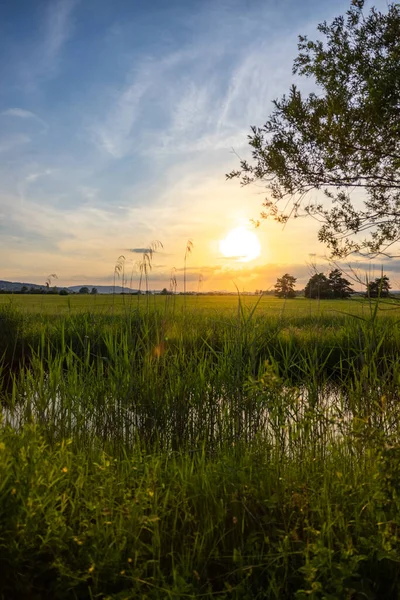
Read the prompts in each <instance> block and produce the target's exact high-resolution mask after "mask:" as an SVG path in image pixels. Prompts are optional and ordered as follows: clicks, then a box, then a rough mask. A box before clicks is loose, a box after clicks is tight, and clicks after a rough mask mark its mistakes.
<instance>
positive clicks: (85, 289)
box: [79, 287, 89, 294]
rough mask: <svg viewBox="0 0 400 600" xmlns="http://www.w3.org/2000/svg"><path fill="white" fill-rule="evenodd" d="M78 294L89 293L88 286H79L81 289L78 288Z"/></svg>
mask: <svg viewBox="0 0 400 600" xmlns="http://www.w3.org/2000/svg"><path fill="white" fill-rule="evenodd" d="M79 293H80V294H88V293H89V288H88V287H81V289H80V290H79Z"/></svg>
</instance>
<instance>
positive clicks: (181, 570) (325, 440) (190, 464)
mask: <svg viewBox="0 0 400 600" xmlns="http://www.w3.org/2000/svg"><path fill="white" fill-rule="evenodd" d="M174 300H175V299H174ZM176 300H179V298H176ZM188 300H189V298H188ZM161 301H162V303H161ZM197 301H198V299H197V298H196V303H195V304H193V306H194V307H196V309H191V308H190V304H189V302H188V304H187V310H184V311H176V310H175V307H174V304H172V303H168V302H166V298H160V303H159V304H157V305H156V306H155V307H154V306H151V305H150V304H149V303H148V302H144V303H139V305H138V307H136V309H135V310H127V309H126V307H125V309H124V311H123V312H117V303H115V309H116V310H115V312H113V311H110V310H109V308H110V305H108V309H107V310H104V311H103V312H99V311H98V304H97V303H96V311H95V312H94V311H93V312H88V311H87V310H86V311H83V312H80V313H74V312H73V311H70V312H67V313H65V314H44V313H26V312H22V311H21V310H20V309H17V308H16V307H15V306H13V305H11V306H6V307H3V308H1V310H0V347H1V354H2V355H3V363H2V364H3V370H2V376H3V379H4V377H5V375H7V376H6V377H5V378H6V379H7V385H6V384H5V383H4V384H3V387H2V391H1V403H2V426H1V427H0V455H1V460H0V570H1V573H2V574H3V576H2V578H1V580H0V596H1V597H3V598H21V597H32V598H33V597H38V598H39V597H40V598H90V597H99V598H138V597H147V598H174V599H175V598H197V597H202V598H214V597H218V598H249V599H250V598H267V599H272V598H274V599H278V598H279V599H285V598H287V599H289V598H290V599H291V598H295V599H296V600H299V599H305V598H312V599H321V600H322V599H328V598H351V599H358V598H360V599H361V598H370V599H371V600H372V599H373V598H385V599H386V598H387V599H389V600H390V599H392V598H393V599H394V598H398V596H399V593H400V585H399V572H400V570H399V564H400V546H399V543H398V531H399V528H400V502H399V498H398V489H399V485H400V451H399V448H400V444H399V440H400V437H399V435H400V425H399V424H400V418H399V417H400V414H399V411H400V408H399V407H400V404H399V392H398V389H399V386H398V383H399V381H400V367H399V366H398V365H399V364H400V363H399V349H400V333H399V326H398V321H397V318H396V316H395V313H396V310H392V308H393V309H394V308H395V307H394V305H393V304H385V305H384V307H386V309H388V310H387V312H385V313H383V314H382V311H381V310H380V309H379V305H378V308H376V306H377V305H376V303H373V304H369V305H366V307H365V310H364V311H363V312H361V311H359V312H358V313H357V316H356V317H355V316H354V314H353V315H351V314H345V313H346V311H344V310H342V311H341V313H340V314H338V313H329V314H324V313H323V312H322V311H321V314H320V315H319V316H316V315H315V316H311V317H310V314H309V306H308V303H307V306H306V308H305V310H304V312H301V310H299V312H298V314H297V315H296V314H294V315H293V314H292V313H290V307H289V304H290V303H287V307H288V308H286V307H285V310H284V311H283V312H282V311H281V310H279V311H275V310H272V311H271V314H270V316H265V314H263V310H262V306H263V299H260V300H259V303H258V304H247V303H246V301H245V300H244V299H243V298H240V297H239V299H238V300H237V302H238V304H237V306H236V309H235V310H234V311H230V310H219V311H218V310H216V309H214V310H211V309H210V308H208V309H204V310H201V305H200V306H199V304H198V302H197ZM371 302H372V301H371ZM111 306H112V305H111ZM183 306H184V304H183ZM280 306H281V305H279V307H280ZM321 306H323V302H321ZM336 306H341V307H342V308H344V306H345V305H344V304H343V305H339V304H337V305H336ZM346 306H348V304H346ZM368 306H369V309H370V310H369V309H368V311H367V308H368ZM347 312H348V311H347ZM27 349H29V351H28V352H27V351H26V350H27Z"/></svg>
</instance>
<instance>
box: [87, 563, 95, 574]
mask: <svg viewBox="0 0 400 600" xmlns="http://www.w3.org/2000/svg"><path fill="white" fill-rule="evenodd" d="M93 571H94V565H92V566H91V567H89V568H88V572H89V573H93Z"/></svg>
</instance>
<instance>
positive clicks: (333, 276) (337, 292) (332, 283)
mask: <svg viewBox="0 0 400 600" xmlns="http://www.w3.org/2000/svg"><path fill="white" fill-rule="evenodd" d="M328 282H329V288H330V291H331V297H332V298H349V297H350V296H351V294H353V293H354V290H353V289H352V288H351V287H350V281H347V279H345V278H344V277H342V272H341V271H340V270H339V269H334V270H333V271H331V272H330V273H329V278H328Z"/></svg>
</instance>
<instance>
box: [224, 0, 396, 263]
mask: <svg viewBox="0 0 400 600" xmlns="http://www.w3.org/2000/svg"><path fill="white" fill-rule="evenodd" d="M363 5H364V0H352V3H351V7H350V9H349V11H348V12H347V13H346V16H339V17H337V18H335V19H334V20H333V21H332V23H331V24H327V23H326V22H324V23H322V24H320V25H319V26H318V31H319V32H320V34H322V35H323V36H324V37H325V39H324V40H323V41H315V42H314V41H311V40H308V38H307V37H306V36H299V43H298V49H299V54H298V56H297V58H296V59H295V61H294V65H293V74H297V75H300V76H304V77H307V78H309V77H311V78H313V79H314V81H315V83H316V87H317V90H318V92H317V93H311V94H309V95H308V96H303V95H302V94H301V92H300V90H299V89H298V88H297V87H296V86H295V85H293V86H292V87H291V89H290V92H289V94H288V95H287V96H286V95H285V96H283V97H282V98H281V99H280V100H275V101H274V103H273V104H274V109H273V112H272V114H271V116H270V117H269V119H268V120H267V122H266V123H265V125H264V126H263V127H255V126H253V127H251V135H249V136H248V137H249V144H250V146H251V147H252V156H253V161H252V162H251V163H249V162H247V161H246V160H242V161H241V163H240V167H241V168H240V170H235V171H232V172H231V173H229V174H228V175H227V177H228V179H231V178H234V177H239V178H240V180H241V182H242V184H244V185H246V184H249V183H251V182H254V181H260V180H261V181H263V182H265V184H266V186H267V189H268V191H269V193H270V197H269V198H267V199H266V200H265V202H264V207H265V210H264V212H263V213H262V217H268V216H273V217H274V218H275V219H276V220H277V221H279V222H286V221H287V220H288V219H289V218H290V217H296V216H300V215H301V214H308V215H313V216H314V217H316V218H317V219H318V220H320V221H322V226H321V228H320V230H319V233H318V238H319V240H320V241H322V242H324V243H326V244H327V245H328V247H329V248H330V249H331V251H332V255H333V256H345V255H347V254H349V253H351V252H355V251H359V252H363V253H365V254H367V255H374V254H378V253H381V252H387V250H388V248H389V247H390V246H391V245H392V244H393V243H395V242H397V241H398V240H399V239H400V119H399V114H400V4H391V5H388V8H387V12H385V13H381V12H379V11H377V10H376V9H375V8H372V9H371V11H370V12H369V14H367V15H364V14H363ZM356 189H359V190H362V191H363V204H360V203H359V199H357V203H358V204H357V205H356V204H355V203H354V202H353V198H352V192H353V191H354V190H356ZM311 190H321V191H322V192H324V194H325V196H326V197H327V198H328V200H329V201H330V202H331V203H330V205H329V204H328V205H327V206H325V204H323V203H319V202H318V203H312V202H311V200H310V201H309V202H307V203H306V204H305V199H306V197H307V195H308V194H309V192H310V191H311ZM281 200H284V203H283V204H284V205H285V208H284V209H283V210H281V209H280V208H279V203H280V201H281ZM286 206H287V207H288V208H286Z"/></svg>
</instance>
